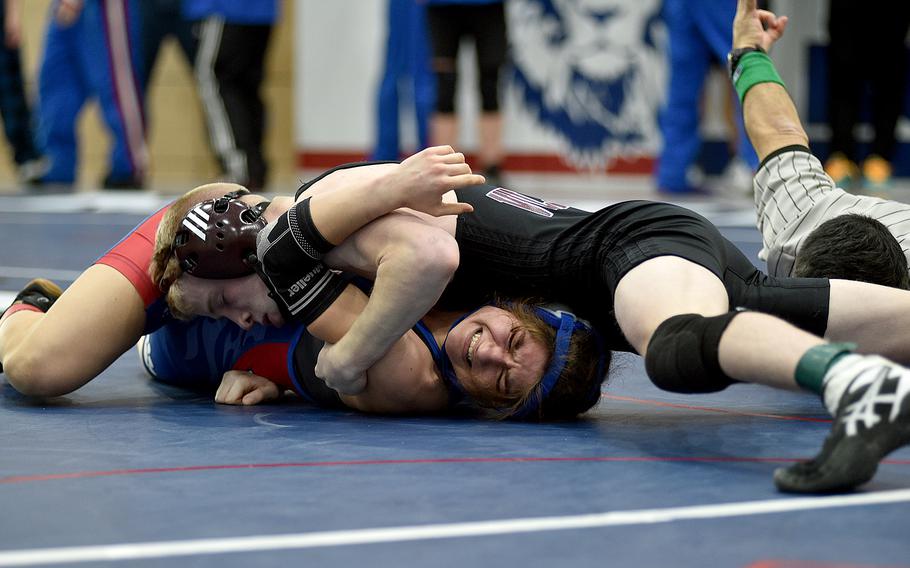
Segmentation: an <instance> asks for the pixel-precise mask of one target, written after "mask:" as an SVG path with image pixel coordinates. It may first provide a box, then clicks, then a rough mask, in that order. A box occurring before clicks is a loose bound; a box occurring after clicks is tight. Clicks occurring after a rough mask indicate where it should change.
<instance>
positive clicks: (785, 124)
mask: <svg viewBox="0 0 910 568" xmlns="http://www.w3.org/2000/svg"><path fill="white" fill-rule="evenodd" d="M743 121H744V122H745V125H746V132H747V133H748V134H749V139H750V140H752V146H754V147H755V152H756V153H757V154H758V158H759V160H764V159H765V157H767V156H768V155H769V154H771V153H772V152H774V151H775V150H778V149H780V148H784V147H786V146H793V145H795V144H799V145H801V146H808V145H809V137H808V136H807V135H806V131H805V130H804V129H803V125H802V124H801V123H800V121H799V115H798V114H797V112H796V106H795V105H794V104H793V101H792V100H791V99H790V95H789V94H788V93H787V91H786V89H784V88H783V87H782V86H781V85H778V84H777V83H760V84H758V85H755V86H754V87H752V88H751V89H749V91H748V92H747V93H746V97H745V99H744V100H743Z"/></svg>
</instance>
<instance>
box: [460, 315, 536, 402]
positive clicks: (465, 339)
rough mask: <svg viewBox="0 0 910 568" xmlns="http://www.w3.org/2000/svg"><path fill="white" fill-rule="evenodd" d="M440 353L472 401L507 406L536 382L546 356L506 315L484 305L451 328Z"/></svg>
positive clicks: (512, 319)
mask: <svg viewBox="0 0 910 568" xmlns="http://www.w3.org/2000/svg"><path fill="white" fill-rule="evenodd" d="M445 349H446V354H447V355H448V356H449V360H450V361H451V362H452V368H453V370H454V371H455V374H456V376H457V377H458V380H459V382H460V383H461V385H462V387H463V388H464V389H465V391H466V392H467V393H468V394H469V395H471V396H472V397H473V398H478V399H481V400H486V401H498V402H499V403H500V404H507V403H509V402H514V401H517V400H519V399H520V398H521V397H522V396H524V395H525V394H527V393H528V392H530V390H531V389H532V388H534V386H535V385H536V384H537V383H538V382H539V381H540V378H541V377H542V376H543V373H544V370H545V368H546V364H547V360H548V358H549V351H548V350H547V348H546V347H545V346H544V345H543V344H542V343H541V342H540V341H539V340H537V339H536V338H533V337H532V336H531V335H530V334H529V333H528V331H527V330H526V329H525V328H524V327H522V325H521V322H520V321H519V320H518V319H517V318H516V317H515V316H514V315H513V314H512V313H511V312H509V311H507V310H504V309H502V308H497V307H493V306H485V307H483V308H481V309H479V310H477V311H476V312H474V313H472V314H471V315H469V316H468V317H467V318H465V319H464V320H462V321H461V322H460V323H459V324H458V325H456V326H455V327H454V328H453V329H452V330H451V331H450V332H449V335H448V338H447V339H446V343H445Z"/></svg>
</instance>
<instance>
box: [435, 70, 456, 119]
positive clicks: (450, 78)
mask: <svg viewBox="0 0 910 568" xmlns="http://www.w3.org/2000/svg"><path fill="white" fill-rule="evenodd" d="M457 78H458V73H455V72H454V71H437V72H436V112H442V113H446V114H451V113H453V112H455V82H456V80H457Z"/></svg>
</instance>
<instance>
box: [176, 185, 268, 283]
mask: <svg viewBox="0 0 910 568" xmlns="http://www.w3.org/2000/svg"><path fill="white" fill-rule="evenodd" d="M246 193H249V191H247V190H241V191H234V192H232V193H228V194H226V195H224V196H223V197H219V198H218V199H209V200H206V201H203V202H202V203H199V204H198V205H196V206H195V207H193V208H192V209H190V210H189V211H188V212H187V214H186V216H185V217H184V218H183V222H182V223H181V227H180V229H179V230H178V231H177V235H176V236H175V237H174V245H173V249H174V254H176V255H177V260H178V261H180V268H182V269H183V271H184V272H186V273H188V274H192V275H193V276H195V277H197V278H211V279H223V278H239V277H241V276H246V275H247V274H252V273H253V271H254V266H255V263H256V235H258V234H259V231H261V230H262V228H263V227H265V225H266V221H265V219H263V218H262V213H263V211H265V209H266V207H268V206H269V203H270V202H269V201H263V202H261V203H258V204H256V205H254V206H252V207H250V206H249V205H247V204H246V203H244V202H242V201H240V200H239V199H238V198H239V197H240V196H241V195H244V194H246Z"/></svg>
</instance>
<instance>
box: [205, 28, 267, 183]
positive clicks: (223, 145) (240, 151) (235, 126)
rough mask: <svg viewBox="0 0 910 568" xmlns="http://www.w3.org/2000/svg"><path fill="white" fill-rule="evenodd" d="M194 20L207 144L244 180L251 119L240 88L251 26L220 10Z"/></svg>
mask: <svg viewBox="0 0 910 568" xmlns="http://www.w3.org/2000/svg"><path fill="white" fill-rule="evenodd" d="M198 26H199V50H198V51H197V53H196V64H195V71H196V80H197V82H198V85H199V96H200V98H201V99H202V106H203V109H204V110H205V115H206V121H207V123H208V128H209V136H210V137H211V140H212V147H213V148H214V149H215V152H216V155H217V156H218V161H219V162H220V163H221V167H222V169H223V170H224V172H225V174H226V176H227V177H228V178H229V179H230V180H231V181H235V182H237V183H240V184H244V185H246V184H249V183H250V182H251V179H252V178H251V164H250V163H249V156H248V155H247V152H246V148H247V147H248V146H249V144H250V138H251V132H252V131H253V124H252V121H253V120H256V119H255V118H251V116H250V115H249V113H250V109H249V108H247V105H248V96H247V93H246V92H245V89H247V88H248V87H247V85H246V83H245V81H246V73H247V71H246V67H247V66H249V65H250V64H251V57H253V55H254V54H251V53H249V52H248V51H249V50H250V49H251V45H250V44H248V43H247V39H248V38H246V37H245V34H246V33H247V31H248V29H247V28H249V27H250V26H238V25H234V24H228V23H226V22H225V21H224V20H223V19H222V18H221V17H219V16H211V17H208V18H206V19H205V20H203V21H201V22H199V23H198ZM266 41H267V39H266ZM262 53H264V48H263V49H262ZM258 96H259V95H258V93H257V94H256V97H258ZM260 116H261V115H260ZM260 120H261V118H260ZM250 189H254V188H250Z"/></svg>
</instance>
